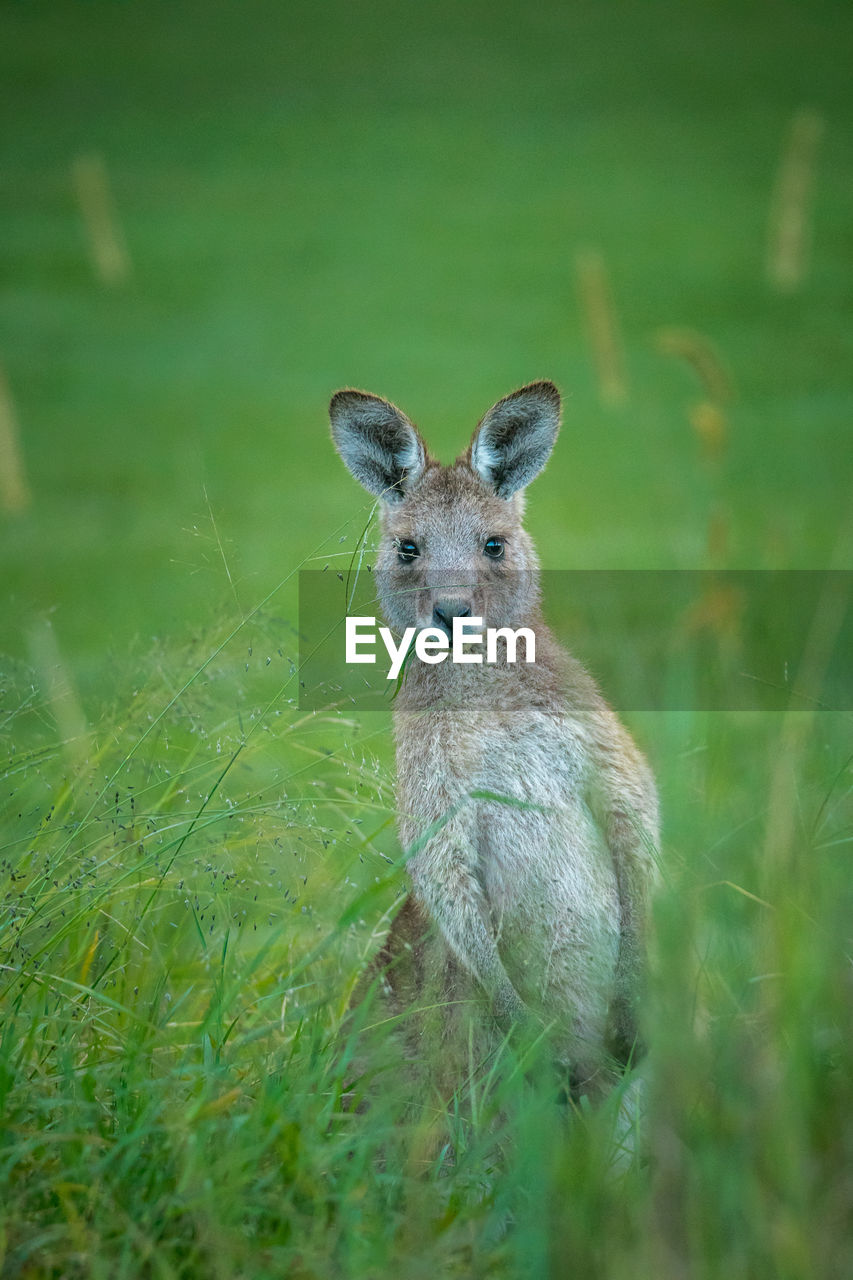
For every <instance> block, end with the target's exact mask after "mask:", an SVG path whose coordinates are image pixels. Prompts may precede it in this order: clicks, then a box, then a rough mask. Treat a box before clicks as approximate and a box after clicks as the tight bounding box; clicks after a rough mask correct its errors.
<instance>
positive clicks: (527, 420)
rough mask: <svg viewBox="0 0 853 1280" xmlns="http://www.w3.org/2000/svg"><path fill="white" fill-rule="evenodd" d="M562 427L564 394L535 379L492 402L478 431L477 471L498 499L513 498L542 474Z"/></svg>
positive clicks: (473, 448)
mask: <svg viewBox="0 0 853 1280" xmlns="http://www.w3.org/2000/svg"><path fill="white" fill-rule="evenodd" d="M559 430H560V393H559V391H558V390H557V388H556V387H555V386H554V384H553V382H531V383H528V385H527V386H526V387H520V388H519V390H518V391H513V392H512V394H511V395H508V396H504V398H503V400H499V401H498V402H497V404H496V405H493V406H492V408H491V409H490V410H489V412H488V413H487V414H486V416H485V418H484V419H483V421H482V422H481V423H480V425H479V427H478V428H477V430H476V431H475V432H474V439H473V440H472V441H471V451H470V459H471V466H472V468H473V469H474V471H476V472H477V474H478V475H479V476H480V478H481V479H482V480H484V481H485V483H486V484H487V485H489V487H490V488H492V489H494V491H495V493H496V494H497V495H498V497H499V498H511V497H512V495H513V494H514V493H516V492H517V491H518V490H519V489H523V488H524V486H525V485H528V484H530V481H531V480H533V479H534V478H535V477H536V476H538V474H539V472H540V471H541V470H542V468H543V467H544V466H545V463H546V462H547V461H548V457H549V455H550V453H551V450H552V449H553V447H554V441H555V440H556V439H557V432H558V431H559Z"/></svg>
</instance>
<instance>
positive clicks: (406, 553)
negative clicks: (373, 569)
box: [397, 539, 421, 564]
mask: <svg viewBox="0 0 853 1280" xmlns="http://www.w3.org/2000/svg"><path fill="white" fill-rule="evenodd" d="M420 554H421V553H420V551H419V550H418V548H417V546H416V544H415V543H414V542H400V541H399V539H398V541H397V559H398V560H399V561H400V562H401V564H411V563H412V561H413V560H414V559H415V558H416V557H417V556H419V555H420Z"/></svg>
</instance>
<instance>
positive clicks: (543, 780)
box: [330, 382, 658, 1095]
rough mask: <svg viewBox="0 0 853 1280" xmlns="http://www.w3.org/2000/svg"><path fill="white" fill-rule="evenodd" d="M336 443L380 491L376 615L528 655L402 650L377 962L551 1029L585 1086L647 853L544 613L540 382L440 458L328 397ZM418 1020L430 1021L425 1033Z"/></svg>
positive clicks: (625, 1009)
mask: <svg viewBox="0 0 853 1280" xmlns="http://www.w3.org/2000/svg"><path fill="white" fill-rule="evenodd" d="M330 417H331V427H332V436H333V439H334V442H335V445H336V447H337V449H338V452H339V453H340V455H341V458H342V459H343V461H344V462H345V463H346V465H347V467H348V468H349V470H350V471H351V472H352V474H353V475H354V476H355V478H356V479H357V480H359V481H360V482H361V484H362V485H364V487H365V488H366V489H367V490H368V491H369V492H370V493H372V494H375V495H377V496H378V497H379V498H380V499H381V513H382V515H381V520H382V530H381V542H380V547H379V550H378V556H377V561H376V570H375V578H376V582H377V589H378V592H379V597H380V601H381V604H382V608H383V610H384V612H385V615H386V618H387V621H388V623H389V625H390V626H391V627H392V628H393V629H394V630H396V631H399V632H402V631H404V629H405V628H406V627H411V626H414V627H416V628H427V627H428V628H437V629H439V630H440V631H443V632H445V633H446V634H448V635H450V633H451V631H452V628H453V620H454V618H460V617H468V616H471V617H472V618H480V619H482V620H483V626H484V627H493V628H499V627H509V628H512V629H513V630H517V629H518V628H520V627H527V628H530V629H531V630H532V631H533V633H534V635H535V660H534V661H533V662H526V661H523V660H521V659H522V658H523V656H524V654H523V640H520V642H519V652H518V653H517V654H516V655H515V656H516V661H514V662H513V661H511V660H508V658H509V657H510V656H511V655H510V654H509V653H508V646H507V642H506V640H505V639H504V640H503V641H501V642H500V645H499V648H498V655H497V656H498V660H497V661H496V662H494V663H491V664H485V663H484V664H482V665H478V664H475V663H464V664H462V663H456V662H452V661H449V660H448V661H443V662H441V663H435V664H427V663H425V662H422V661H420V660H418V659H415V660H413V661H412V662H410V663H409V664H408V666H407V668H406V670H405V677H404V679H403V682H402V685H401V688H400V690H399V692H398V694H397V697H396V699H395V702H394V730H395V737H396V746H397V804H398V810H399V832H400V839H401V841H402V845H403V848H404V849H406V850H409V851H411V852H410V858H409V862H408V869H409V872H410V874H411V879H412V890H411V893H410V894H409V896H408V898H407V899H406V901H405V902H404V904H403V907H402V909H401V910H400V911H399V913H398V914H397V916H396V919H395V921H394V924H393V926H392V929H391V932H390V934H389V937H388V940H387V941H386V944H385V946H384V948H383V951H382V953H381V956H380V961H379V963H380V965H381V967H382V969H383V981H384V990H385V993H386V995H387V996H390V997H391V999H392V1001H393V1002H394V1004H395V1007H396V1008H398V1009H400V1010H403V1009H406V1008H408V1007H410V1006H412V1007H413V1006H415V1005H417V1004H418V1003H419V1002H420V1003H424V1002H425V997H428V998H427V999H426V1003H427V1004H432V1003H438V1004H439V1005H443V1006H444V1008H445V1009H446V1010H447V1011H448V1012H447V1015H446V1018H444V1019H443V1020H442V1022H441V1024H440V1025H439V1028H438V1029H439V1034H440V1036H441V1037H444V1038H446V1037H448V1036H449V1035H450V1034H451V1032H450V1031H449V1030H448V1027H451V1026H452V1021H453V1010H454V1008H456V1007H458V1006H459V1004H460V1003H462V1002H465V1001H468V1000H469V999H471V998H473V997H474V996H475V994H477V993H479V997H480V999H481V1000H482V999H485V1000H486V1001H487V1003H488V1005H489V1007H490V1010H491V1014H492V1015H493V1018H492V1025H493V1026H496V1027H497V1028H502V1029H503V1030H507V1029H508V1028H509V1027H510V1026H513V1025H515V1024H518V1023H528V1024H531V1025H532V1026H533V1027H535V1026H536V1025H537V1024H541V1023H545V1024H547V1025H549V1026H550V1027H551V1028H552V1030H551V1037H552V1043H553V1045H554V1048H555V1051H556V1056H557V1059H558V1061H559V1062H560V1063H561V1064H563V1065H564V1067H565V1068H566V1070H567V1071H568V1072H569V1073H570V1079H571V1082H572V1087H573V1089H574V1090H575V1091H576V1092H586V1093H588V1094H592V1095H595V1094H600V1093H602V1092H603V1091H604V1090H606V1088H607V1087H608V1086H609V1085H610V1084H611V1083H612V1082H613V1079H614V1064H613V1059H614V1058H618V1059H620V1060H621V1061H627V1060H628V1058H629V1057H630V1056H631V1055H632V1054H634V1055H636V1052H637V1027H636V1005H637V995H638V991H639V987H640V983H641V978H642V970H643V962H644V950H645V945H644V934H645V927H646V912H647V900H648V894H649V887H650V884H651V881H652V878H653V859H654V853H655V849H656V846H657V841H658V809H657V795H656V791H655V784H654V780H653V777H652V774H651V771H650V769H649V766H648V764H647V763H646V760H645V759H644V757H643V755H642V754H641V753H640V751H639V750H638V748H637V747H636V746H635V744H634V742H633V741H632V739H631V737H630V735H629V734H628V732H627V730H626V729H625V728H624V727H623V726H622V725H621V724H620V722H619V720H618V719H617V718H616V716H615V714H614V713H613V711H612V710H611V709H610V707H609V706H608V705H607V703H606V702H605V701H604V699H603V697H602V696H601V694H600V692H599V690H598V688H597V687H596V684H595V682H594V681H593V679H592V677H591V676H590V675H589V674H588V673H587V671H586V670H585V669H584V667H583V666H582V665H581V664H580V663H579V662H578V661H577V660H575V659H574V658H572V657H571V656H570V655H569V654H567V653H566V652H564V651H563V650H562V649H561V648H560V646H559V645H558V644H557V643H556V641H555V640H554V638H553V637H552V635H551V634H550V632H549V631H548V629H547V628H546V627H545V625H544V623H543V621H542V616H541V612H540V603H539V575H538V563H537V560H536V555H535V552H534V549H533V545H532V542H531V539H530V537H529V536H528V534H527V533H525V531H524V529H523V528H522V524H521V519H522V514H523V490H524V489H525V488H526V486H527V485H528V484H529V483H530V481H531V480H533V479H534V478H535V476H536V475H537V474H538V473H539V472H540V471H541V470H542V468H543V467H544V465H545V463H546V461H547V459H548V457H549V455H550V453H551V450H552V448H553V445H554V442H555V440H556V438H557V433H558V431H559V426H560V395H559V392H558V391H557V388H556V387H555V386H554V385H553V383H551V382H533V383H531V384H530V385H528V386H525V387H522V388H521V389H520V390H518V391H515V392H513V393H512V394H511V395H509V396H507V397H506V398H505V399H503V400H500V401H498V403H497V404H496V405H494V407H493V408H492V409H490V410H489V412H488V413H487V414H486V416H485V417H484V418H483V420H482V422H481V423H480V424H479V426H478V428H477V430H476V431H475V433H474V437H473V439H472V441H471V444H470V446H469V448H468V451H467V453H465V454H464V455H462V456H461V457H459V458H458V459H457V460H456V462H455V463H453V465H452V466H442V465H441V464H439V463H438V462H437V461H436V460H435V459H433V458H431V457H430V456H429V454H428V453H427V450H426V447H425V445H424V443H423V440H422V439H421V437H420V435H419V433H418V431H417V430H416V428H415V427H414V426H413V424H412V423H411V422H410V421H409V419H408V418H406V417H405V415H404V414H403V413H401V412H400V410H399V409H397V408H396V407H395V406H394V405H392V404H390V403H389V402H388V401H387V400H383V399H380V398H379V397H378V396H373V395H368V394H366V393H365V392H362V391H352V390H345V391H339V392H338V393H337V394H336V395H335V396H334V397H333V399H332V402H331V406H330ZM433 1030H435V1024H433Z"/></svg>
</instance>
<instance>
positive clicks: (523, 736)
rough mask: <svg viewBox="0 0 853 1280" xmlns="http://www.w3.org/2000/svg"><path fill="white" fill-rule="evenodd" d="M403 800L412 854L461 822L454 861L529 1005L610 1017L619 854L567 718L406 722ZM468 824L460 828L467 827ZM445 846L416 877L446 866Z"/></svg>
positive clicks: (416, 864)
mask: <svg viewBox="0 0 853 1280" xmlns="http://www.w3.org/2000/svg"><path fill="white" fill-rule="evenodd" d="M397 739H398V776H399V778H400V783H399V786H398V800H399V810H400V815H401V816H400V833H401V837H402V840H403V843H404V846H406V847H411V846H412V845H413V844H414V845H415V846H417V842H418V840H419V839H422V838H423V836H424V834H425V832H426V831H427V830H429V828H430V826H431V824H435V823H436V822H441V816H442V814H447V813H448V812H450V811H455V813H456V815H457V818H455V819H454V822H456V831H455V833H454V834H455V839H454V841H453V842H452V851H449V850H448V849H447V847H446V846H445V849H444V852H443V856H444V857H445V858H449V857H452V858H455V859H459V860H461V861H464V862H465V863H466V865H467V866H468V867H470V869H471V870H472V871H473V872H474V874H475V876H476V879H477V882H478V884H479V886H480V887H481V889H482V893H483V897H484V903H485V907H486V910H487V911H488V913H489V917H490V924H491V927H492V928H493V930H494V934H495V938H496V940H497V944H498V949H499V952H500V955H501V959H502V960H503V963H504V965H505V967H506V969H507V972H508V974H509V976H510V978H511V979H512V981H513V983H514V985H515V986H516V989H517V990H518V991H519V994H521V996H522V997H523V998H524V999H525V1000H526V1001H527V1002H529V1003H530V1004H531V1005H532V1006H533V1007H534V1008H538V1009H539V1010H540V1011H541V1012H543V1013H545V1014H548V1013H553V1012H557V1011H558V1010H559V1011H560V1012H561V1013H563V1012H564V1011H565V1009H566V1006H567V1005H569V1006H574V1007H575V1009H576V1012H577V1013H581V1012H583V1014H584V1017H585V1019H588V1018H591V1019H592V1020H593V1021H596V1022H597V1021H598V1020H599V1019H601V1018H603V1017H604V1014H605V1009H606V1004H607V1000H608V998H609V994H610V984H611V982H612V978H613V973H614V968H615V964H616V955H617V950H618V933H619V902H618V893H617V886H616V877H615V873H614V869H613V865H612V860H611V857H610V853H609V851H608V849H607V846H606V843H605V841H604V839H603V836H602V834H601V832H600V831H599V829H598V827H597V825H596V823H595V821H594V818H593V815H592V812H591V809H590V806H589V803H588V792H589V786H590V781H591V778H590V771H591V759H590V753H589V750H588V746H587V735H586V731H585V728H584V725H583V723H582V721H580V720H578V719H576V718H573V717H572V716H571V714H570V713H569V712H568V711H562V710H557V711H555V710H545V709H539V708H529V707H528V708H527V709H526V711H525V713H524V714H523V715H522V714H519V712H518V709H517V708H513V707H510V708H505V707H501V706H500V704H498V705H494V704H491V705H489V704H486V703H478V702H476V701H475V702H474V703H473V704H472V705H471V706H470V707H469V708H468V709H467V711H466V714H465V715H464V716H462V715H460V714H459V712H458V711H457V712H453V711H448V710H434V711H429V712H426V713H423V714H422V715H420V716H418V717H412V718H409V717H408V716H406V715H405V714H404V715H402V716H401V717H399V718H398V723H397ZM457 819H461V821H457ZM435 847H436V846H435V842H431V843H430V844H428V845H426V846H425V847H424V848H423V849H421V850H418V849H417V848H416V851H415V852H414V854H413V856H412V859H411V862H410V871H411V873H412V878H413V881H414V883H415V886H416V890H417V885H418V880H419V877H420V876H421V875H424V876H430V877H435V876H436V875H438V876H441V875H444V874H448V875H449V869H448V868H444V867H441V866H436V865H435V861H434V860H433V859H434V852H433V851H434V849H435Z"/></svg>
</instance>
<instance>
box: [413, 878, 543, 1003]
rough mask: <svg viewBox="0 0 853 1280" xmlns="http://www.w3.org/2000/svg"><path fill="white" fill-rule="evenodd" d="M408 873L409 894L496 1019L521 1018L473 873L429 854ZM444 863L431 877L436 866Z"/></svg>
mask: <svg viewBox="0 0 853 1280" xmlns="http://www.w3.org/2000/svg"><path fill="white" fill-rule="evenodd" d="M425 861H426V863H427V866H423V864H422V865H420V866H418V865H415V866H413V867H412V880H413V884H414V891H415V894H416V896H417V898H418V899H419V901H420V902H422V903H423V905H424V907H425V908H426V910H427V911H428V913H429V915H430V916H431V918H432V919H433V920H434V921H435V922H436V924H437V925H438V927H439V929H440V930H441V932H442V935H443V937H444V939H445V941H446V942H447V945H448V946H449V947H450V950H451V951H452V952H453V954H454V956H455V957H456V959H457V960H458V961H459V962H460V964H462V965H464V967H465V968H466V969H467V970H468V971H469V972H470V973H472V974H473V975H474V977H475V978H476V979H477V981H478V982H479V983H480V985H481V986H482V987H483V989H484V991H485V992H486V994H487V995H488V996H489V998H490V1000H491V1002H492V1007H493V1009H494V1012H495V1013H496V1015H497V1016H498V1017H506V1018H510V1019H518V1018H520V1017H521V1016H522V1015H523V1014H524V1012H525V1007H524V1003H523V1001H522V1000H521V997H520V996H519V995H518V993H517V991H516V990H515V987H514V986H513V985H512V982H511V981H510V978H509V975H508V974H507V972H506V969H505V968H504V965H503V961H502V960H501V957H500V954H499V952H498V946H497V942H496V940H495V936H494V934H493V932H492V930H491V926H490V924H489V921H488V905H487V903H486V902H485V900H484V898H483V892H482V888H481V886H480V884H479V881H478V880H477V878H476V876H475V875H474V873H473V872H472V870H471V869H470V868H468V867H465V866H464V865H459V864H458V863H454V862H453V861H452V854H451V855H450V857H441V856H440V855H436V854H435V853H433V855H432V857H429V858H427V859H426V860H425ZM438 862H441V863H443V866H442V873H441V874H440V875H438V874H436V863H438Z"/></svg>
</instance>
